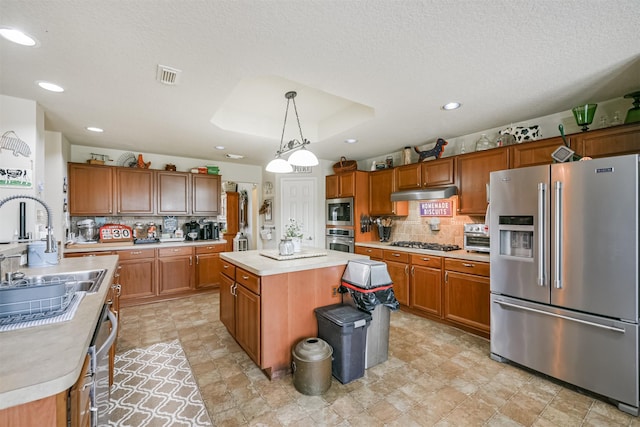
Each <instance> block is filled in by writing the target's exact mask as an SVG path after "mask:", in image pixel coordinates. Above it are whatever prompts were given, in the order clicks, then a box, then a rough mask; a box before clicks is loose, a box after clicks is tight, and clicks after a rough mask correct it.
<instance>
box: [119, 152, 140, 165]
mask: <svg viewBox="0 0 640 427" xmlns="http://www.w3.org/2000/svg"><path fill="white" fill-rule="evenodd" d="M137 164H138V160H137V159H136V155H135V154H133V153H131V152H129V153H124V154H122V155H121V156H120V157H118V162H117V165H118V166H124V167H126V168H132V167H135V166H136V165H137Z"/></svg>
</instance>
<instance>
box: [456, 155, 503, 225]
mask: <svg viewBox="0 0 640 427" xmlns="http://www.w3.org/2000/svg"><path fill="white" fill-rule="evenodd" d="M507 148H509V147H504V148H494V149H491V150H486V151H479V152H476V153H470V154H464V155H461V156H457V170H458V172H457V173H458V185H459V190H460V196H459V201H458V202H459V204H458V212H459V213H461V214H465V215H485V213H486V211H487V198H488V194H487V187H488V184H489V174H490V173H491V172H493V171H498V170H504V169H507V168H508V167H509V152H508V150H507Z"/></svg>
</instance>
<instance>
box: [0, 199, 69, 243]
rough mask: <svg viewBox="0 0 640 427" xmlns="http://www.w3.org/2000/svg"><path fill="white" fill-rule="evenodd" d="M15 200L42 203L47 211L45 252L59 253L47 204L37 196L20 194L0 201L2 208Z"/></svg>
mask: <svg viewBox="0 0 640 427" xmlns="http://www.w3.org/2000/svg"><path fill="white" fill-rule="evenodd" d="M15 199H30V200H35V201H36V202H38V203H40V204H41V205H42V206H43V207H44V209H45V210H46V211H47V247H46V249H45V252H47V253H51V252H57V246H56V241H55V238H54V237H53V225H52V223H51V209H49V206H47V204H46V203H45V202H43V201H42V200H40V199H39V198H37V197H35V196H28V195H26V194H18V195H15V196H9V197H6V198H4V199H2V200H0V207H2V205H4V204H5V203H7V202H8V201H10V200H15Z"/></svg>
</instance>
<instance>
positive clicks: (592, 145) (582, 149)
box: [571, 123, 640, 158]
mask: <svg viewBox="0 0 640 427" xmlns="http://www.w3.org/2000/svg"><path fill="white" fill-rule="evenodd" d="M571 145H572V148H573V147H575V148H574V149H575V150H576V153H577V154H579V155H580V156H589V157H593V158H596V157H609V156H621V155H623V154H635V153H640V123H631V124H627V125H622V126H614V127H611V128H606V129H598V130H594V131H589V132H582V133H579V134H575V135H571Z"/></svg>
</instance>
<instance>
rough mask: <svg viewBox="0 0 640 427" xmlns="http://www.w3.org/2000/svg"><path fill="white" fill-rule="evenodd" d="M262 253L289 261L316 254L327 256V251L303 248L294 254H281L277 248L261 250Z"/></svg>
mask: <svg viewBox="0 0 640 427" xmlns="http://www.w3.org/2000/svg"><path fill="white" fill-rule="evenodd" d="M260 255H262V256H266V257H268V258H272V259H275V260H278V261H289V260H292V259H300V258H311V257H316V256H326V255H327V252H326V251H319V250H302V251H300V252H294V253H293V255H280V252H279V251H278V250H277V249H273V250H267V251H261V252H260Z"/></svg>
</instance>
